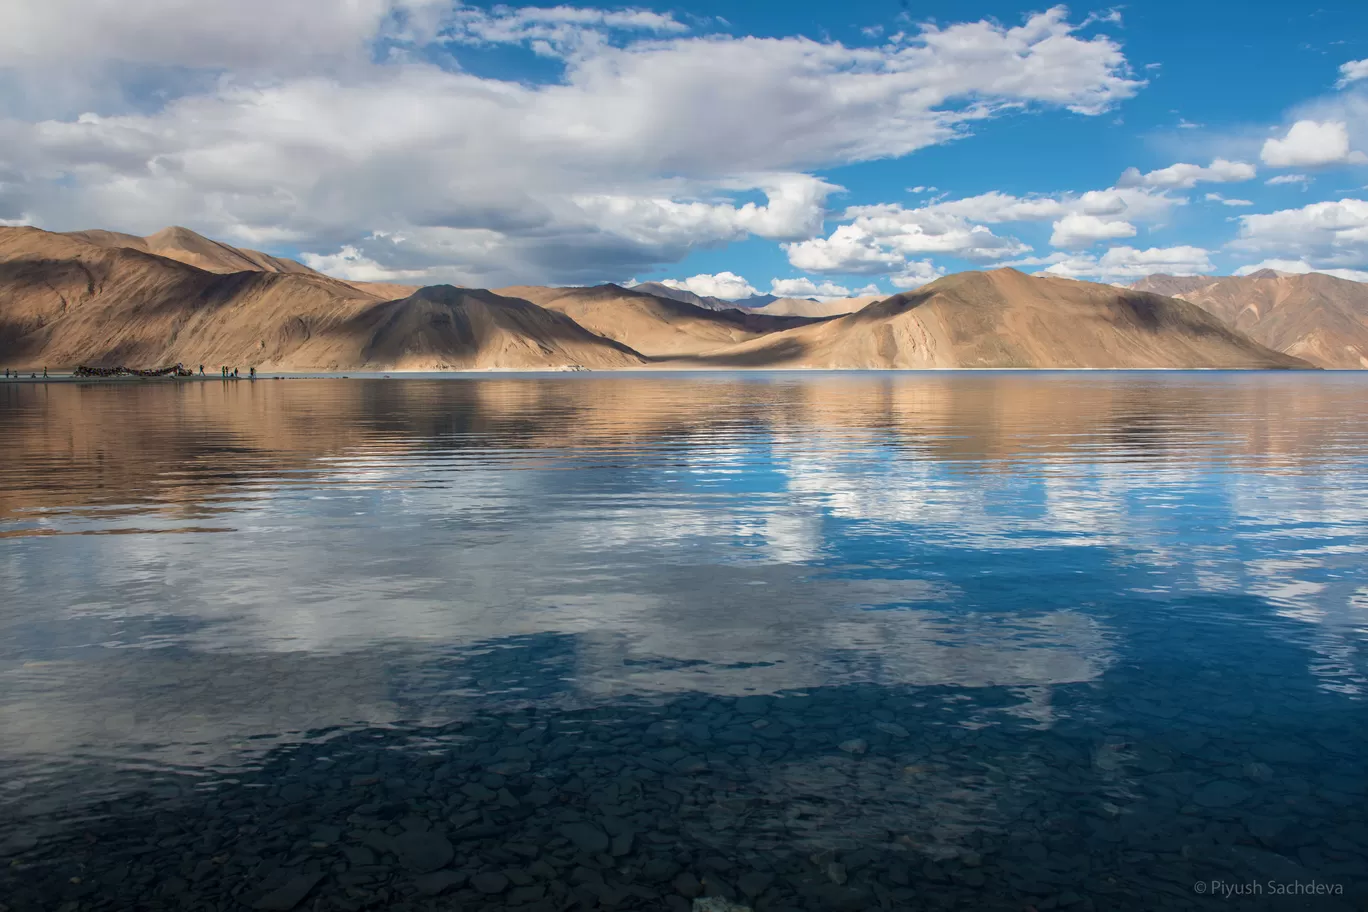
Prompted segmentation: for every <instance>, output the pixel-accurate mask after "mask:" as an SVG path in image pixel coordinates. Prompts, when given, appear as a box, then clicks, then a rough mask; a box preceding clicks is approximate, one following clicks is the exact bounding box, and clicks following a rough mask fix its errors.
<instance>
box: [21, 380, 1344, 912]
mask: <svg viewBox="0 0 1368 912" xmlns="http://www.w3.org/2000/svg"><path fill="white" fill-rule="evenodd" d="M1365 552H1368V375H1365V374H1353V373H1328V372H1327V373H1318V374H1314V375H1309V374H1301V373H1248V374H1241V373H1151V372H1137V373H1100V372H1097V373H1040V374H1032V373H1016V372H992V373H897V374H876V373H849V374H834V373H833V374H827V373H768V374H767V373H756V374H659V373H656V374H621V375H603V374H596V373H588V374H578V375H496V376H465V377H446V378H439V377H408V378H404V379H389V380H385V379H354V378H353V379H327V378H321V379H300V380H259V381H256V382H249V381H246V380H242V381H237V382H224V381H221V380H218V379H214V380H211V381H208V382H201V381H194V382H173V381H166V382H147V383H118V382H114V383H86V384H82V383H53V384H33V383H10V384H4V385H0V862H3V867H0V904H3V905H4V906H5V907H6V908H8V909H11V910H27V909H39V908H41V909H57V908H60V909H63V910H67V912H70V910H78V909H130V908H156V909H217V910H230V909H232V910H237V909H244V908H257V909H290V908H300V909H348V910H358V909H392V910H403V909H414V910H417V909H450V908H460V909H467V910H470V909H504V908H517V909H528V910H543V909H545V910H553V909H554V910H563V909H572V908H585V909H588V908H603V909H622V910H634V909H641V910H645V909H669V910H680V912H683V910H688V909H690V908H696V909H719V910H725V909H728V908H736V907H737V906H741V905H744V906H746V907H749V908H752V909H755V910H771V909H773V910H778V909H814V910H815V909H842V910H864V909H923V908H925V909H975V910H979V909H1003V910H1007V909H1010V910H1016V912H1021V910H1025V909H1034V910H1040V912H1044V910H1049V909H1096V910H1113V909H1127V910H1128V909H1137V910H1139V909H1157V908H1175V909H1183V908H1222V909H1226V908H1231V907H1233V906H1237V905H1238V907H1239V908H1241V909H1253V908H1306V909H1341V908H1342V909H1354V908H1365V907H1366V905H1368V763H1366V762H1365V759H1364V758H1365V756H1368V557H1365ZM705 897H713V898H720V899H717V900H716V901H713V902H699V901H698V900H699V898H705ZM722 900H726V902H723V901H722Z"/></svg>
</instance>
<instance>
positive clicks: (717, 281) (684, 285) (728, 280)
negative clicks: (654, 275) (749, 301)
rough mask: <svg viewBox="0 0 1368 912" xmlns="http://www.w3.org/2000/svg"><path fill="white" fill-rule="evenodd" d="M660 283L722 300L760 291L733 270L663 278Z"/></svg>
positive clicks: (747, 296) (729, 299)
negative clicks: (714, 273)
mask: <svg viewBox="0 0 1368 912" xmlns="http://www.w3.org/2000/svg"><path fill="white" fill-rule="evenodd" d="M660 284H661V285H665V286H667V287H669V288H677V289H679V290H680V291H691V292H693V293H694V294H696V295H700V296H701V297H705V298H709V297H711V298H721V299H723V300H724V301H735V300H737V299H738V298H749V297H750V296H751V295H755V294H759V293H760V292H758V291H756V290H755V289H754V288H753V287H751V283H750V282H747V281H746V280H745V279H743V278H741V276H739V275H737V274H736V273H733V272H719V273H717V274H716V275H708V274H706V273H704V274H702V275H696V276H692V277H690V278H687V279H682V280H681V279H665V280H664V281H662V282H661V283H660Z"/></svg>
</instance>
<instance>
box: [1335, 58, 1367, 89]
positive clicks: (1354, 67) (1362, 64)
mask: <svg viewBox="0 0 1368 912" xmlns="http://www.w3.org/2000/svg"><path fill="white" fill-rule="evenodd" d="M1339 72H1340V78H1339V81H1338V82H1336V83H1335V88H1337V89H1342V88H1344V87H1345V86H1347V85H1349V84H1350V83H1351V82H1358V81H1359V80H1360V79H1368V58H1365V59H1363V60H1351V61H1349V62H1348V63H1342V64H1340V68H1339Z"/></svg>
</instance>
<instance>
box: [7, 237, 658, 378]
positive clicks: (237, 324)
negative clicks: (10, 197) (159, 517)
mask: <svg viewBox="0 0 1368 912" xmlns="http://www.w3.org/2000/svg"><path fill="white" fill-rule="evenodd" d="M176 362H182V363H185V364H188V365H195V366H198V365H199V364H205V365H207V366H208V367H209V370H210V371H213V370H216V369H217V366H218V365H221V364H229V365H236V366H239V367H241V368H246V367H248V366H257V367H261V368H268V369H269V368H273V367H289V368H297V369H305V370H307V369H314V370H350V369H363V368H367V367H371V368H375V369H390V368H395V369H398V368H415V369H417V368H463V367H465V368H474V367H482V368H483V367H538V368H541V367H561V366H568V365H572V364H582V365H585V366H589V367H624V366H630V365H634V364H639V363H641V362H642V359H641V357H640V356H638V355H637V354H635V353H634V352H631V351H630V350H628V349H626V348H624V347H623V346H621V345H619V344H617V343H615V342H612V341H611V340H608V339H604V338H602V337H599V336H596V335H594V334H593V333H591V332H589V331H587V330H585V329H583V328H581V327H579V326H578V325H576V324H575V323H574V322H573V321H571V320H569V319H568V318H566V317H565V316H564V315H562V314H559V313H555V312H552V311H547V310H543V309H542V308H539V307H536V306H535V305H533V304H530V303H528V302H526V301H521V300H517V299H511V298H502V297H500V296H498V295H495V294H493V293H491V292H487V291H476V290H468V289H456V288H453V287H451V286H437V287H435V288H427V289H421V290H420V291H418V292H415V293H414V294H413V295H410V296H408V297H405V298H401V299H399V300H395V301H385V300H384V297H383V296H380V295H375V294H371V293H368V292H365V291H362V290H360V289H357V288H355V287H353V286H351V285H349V284H347V283H345V282H341V281H338V280H337V279H332V278H329V277H327V276H323V275H319V274H317V273H313V272H312V271H309V272H303V273H300V272H275V271H241V272H231V273H218V272H210V271H206V270H204V269H200V268H199V267H196V266H192V265H189V264H187V263H184V262H181V261H179V260H176V259H168V258H166V257H163V256H160V255H157V254H152V253H145V252H142V251H140V250H137V249H136V248H132V247H127V246H109V245H105V244H96V243H92V242H90V241H88V240H87V239H85V238H83V237H80V236H72V235H61V234H53V233H50V232H46V231H40V230H38V229H36V228H0V363H5V364H12V365H18V364H24V365H42V364H47V365H52V366H60V367H74V366H75V365H77V364H83V363H84V364H92V365H103V366H111V365H117V364H127V365H132V366H153V365H156V366H162V365H167V364H174V363H176Z"/></svg>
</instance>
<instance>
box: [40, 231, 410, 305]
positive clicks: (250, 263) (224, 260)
mask: <svg viewBox="0 0 1368 912" xmlns="http://www.w3.org/2000/svg"><path fill="white" fill-rule="evenodd" d="M66 236H67V237H72V238H76V239H77V240H81V241H86V242H88V243H91V244H95V245H98V246H100V247H116V248H117V247H124V248H128V249H129V250H140V251H142V252H143V253H152V254H156V255H157V256H160V257H166V258H167V259H170V260H177V261H179V262H181V263H186V264H188V265H190V266H194V267H196V268H198V269H203V270H204V271H205V272H219V273H230V272H279V273H293V274H296V275H314V276H321V275H323V273H321V272H318V271H317V270H314V269H310V268H309V267H308V266H305V265H304V264H303V263H299V262H296V261H294V260H291V259H286V258H285V257H275V256H271V255H270V254H268V253H262V252H261V251H259V250H248V249H247V248H244V247H232V246H229V245H228V244H225V243H223V242H222V241H215V240H212V239H210V238H207V237H205V236H204V235H202V234H197V233H196V232H194V231H191V230H190V229H189V228H181V227H179V226H176V225H173V226H172V227H170V228H163V229H162V230H161V231H158V232H157V233H156V234H149V235H148V236H147V237H138V236H137V235H134V234H124V233H122V232H119V231H104V230H102V229H94V230H90V231H69V232H67V233H66ZM339 281H345V280H339ZM347 284H348V285H351V286H352V287H353V288H356V289H358V290H360V291H364V292H367V293H368V294H373V295H375V296H376V297H378V298H384V299H385V300H392V299H394V298H402V297H406V296H408V295H411V294H413V293H414V292H415V291H417V290H418V289H419V288H420V287H422V286H420V285H391V284H389V283H387V282H347Z"/></svg>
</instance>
